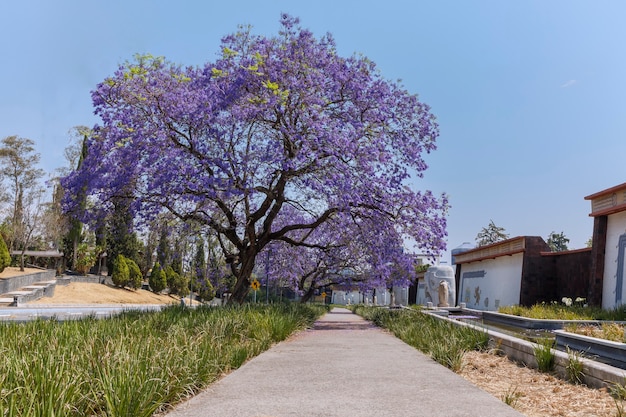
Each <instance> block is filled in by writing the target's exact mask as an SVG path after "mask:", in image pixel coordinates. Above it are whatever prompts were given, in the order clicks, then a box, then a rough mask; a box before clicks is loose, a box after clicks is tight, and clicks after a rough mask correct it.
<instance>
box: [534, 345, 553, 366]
mask: <svg viewBox="0 0 626 417" xmlns="http://www.w3.org/2000/svg"><path fill="white" fill-rule="evenodd" d="M553 344H554V341H553V340H550V339H543V340H540V341H539V342H538V343H537V346H535V348H534V349H533V350H534V353H535V359H536V360H537V368H538V369H539V370H540V371H541V372H552V370H553V369H554V352H553V351H552V346H553Z"/></svg>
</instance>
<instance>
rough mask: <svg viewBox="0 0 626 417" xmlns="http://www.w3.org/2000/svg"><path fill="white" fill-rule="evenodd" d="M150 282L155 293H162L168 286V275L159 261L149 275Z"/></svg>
mask: <svg viewBox="0 0 626 417" xmlns="http://www.w3.org/2000/svg"><path fill="white" fill-rule="evenodd" d="M148 283H149V284H150V288H151V289H152V291H153V292H155V293H160V292H161V291H163V290H164V289H165V288H166V287H167V276H166V275H165V271H164V270H163V269H162V268H161V264H159V263H158V262H156V263H155V264H154V266H153V267H152V271H151V272H150V276H149V277H148Z"/></svg>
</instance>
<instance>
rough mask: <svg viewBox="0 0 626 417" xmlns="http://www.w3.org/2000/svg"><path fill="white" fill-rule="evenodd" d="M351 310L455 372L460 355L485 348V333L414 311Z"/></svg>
mask: <svg viewBox="0 0 626 417" xmlns="http://www.w3.org/2000/svg"><path fill="white" fill-rule="evenodd" d="M352 310H353V311H354V312H355V313H357V314H359V315H360V316H362V317H364V318H365V319H367V320H370V321H372V322H374V323H375V324H376V325H377V326H380V327H384V328H386V329H388V330H390V331H391V332H392V333H393V334H394V335H395V336H396V337H398V338H400V339H402V340H403V341H404V342H406V343H407V344H409V345H411V346H413V347H415V348H417V349H419V350H420V351H422V352H424V353H426V354H428V355H430V356H431V357H432V358H433V359H434V360H436V361H437V362H439V363H441V364H442V365H444V366H446V367H448V368H450V369H452V370H453V371H459V370H460V369H461V367H462V365H463V363H462V360H463V354H464V353H465V352H467V351H469V350H483V349H485V348H486V347H487V343H488V342H489V336H488V335H487V333H485V332H482V331H478V330H474V329H471V328H469V327H464V326H457V325H455V324H454V323H450V322H448V321H445V320H439V319H437V318H435V317H432V316H430V315H428V314H424V313H421V312H419V311H416V310H404V309H403V310H389V309H385V308H378V307H366V306H362V305H359V306H354V307H352Z"/></svg>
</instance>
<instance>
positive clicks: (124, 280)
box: [111, 254, 130, 287]
mask: <svg viewBox="0 0 626 417" xmlns="http://www.w3.org/2000/svg"><path fill="white" fill-rule="evenodd" d="M111 279H112V280H113V284H114V285H115V286H117V287H125V286H126V285H128V281H129V279H130V270H129V268H128V264H127V263H126V257H125V256H124V255H121V254H119V255H117V256H116V257H115V260H114V261H113V271H112V273H111Z"/></svg>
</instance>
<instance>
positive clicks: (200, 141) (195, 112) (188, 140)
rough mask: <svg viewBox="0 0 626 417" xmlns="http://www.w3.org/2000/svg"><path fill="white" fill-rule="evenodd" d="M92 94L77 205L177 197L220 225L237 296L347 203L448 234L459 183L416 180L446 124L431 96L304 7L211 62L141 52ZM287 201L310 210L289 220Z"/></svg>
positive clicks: (146, 204)
mask: <svg viewBox="0 0 626 417" xmlns="http://www.w3.org/2000/svg"><path fill="white" fill-rule="evenodd" d="M92 96H93V103H94V106H95V112H96V114H97V115H99V116H100V117H101V119H102V124H101V125H99V126H96V127H95V129H94V134H93V136H92V137H91V138H90V140H89V143H88V155H87V157H86V158H85V160H84V162H83V164H82V165H81V167H80V169H79V170H77V171H76V172H74V173H72V174H70V175H69V176H68V177H66V178H65V179H64V182H63V184H64V186H65V187H66V189H67V190H69V191H68V193H67V194H66V195H67V196H69V198H68V199H67V201H66V203H67V204H66V209H67V210H70V211H71V210H77V209H80V207H79V205H78V204H76V203H75V202H74V201H73V199H72V196H76V195H80V191H81V190H87V193H88V195H89V196H90V198H91V202H92V204H90V205H89V207H91V209H90V210H89V211H88V213H86V214H88V215H90V216H93V217H101V216H103V215H104V212H106V211H108V210H111V208H112V206H113V202H114V201H115V199H116V198H124V199H130V200H132V201H133V203H132V206H131V207H132V210H133V212H134V213H135V218H136V219H146V218H150V217H153V216H155V215H156V214H157V213H159V212H161V211H168V212H170V213H172V214H174V215H175V216H177V217H178V218H180V219H181V220H183V221H189V222H195V223H197V224H201V225H204V226H205V227H208V228H211V229H213V231H214V233H216V235H217V236H218V239H219V243H220V247H221V249H222V251H223V252H224V256H225V258H226V260H227V262H228V263H229V266H230V269H231V271H232V274H233V276H234V277H235V278H236V284H235V285H234V289H233V299H234V300H236V301H242V300H243V299H244V297H245V295H246V294H247V292H248V291H249V286H250V276H251V274H252V271H253V269H254V267H255V263H256V260H257V257H258V255H259V253H260V252H261V251H262V250H263V248H265V247H266V246H267V245H268V244H269V243H270V242H273V241H282V242H285V243H288V244H290V245H292V246H302V247H308V246H310V244H309V242H308V237H309V236H310V233H312V232H313V231H314V230H315V229H317V228H318V227H320V226H321V225H323V224H324V223H326V222H328V221H329V220H330V219H332V218H333V217H335V216H338V215H339V214H342V215H345V216H349V217H350V218H352V219H355V221H358V220H359V219H366V218H370V217H372V216H383V217H385V218H386V219H387V220H388V221H387V222H385V224H384V226H385V227H386V226H388V225H389V224H391V225H392V228H393V230H394V233H397V234H398V236H403V237H410V238H411V239H413V240H414V241H415V242H416V243H417V245H418V246H419V247H421V248H422V249H423V250H427V251H432V252H439V251H440V250H442V249H443V248H444V245H445V244H444V241H443V238H444V236H445V213H446V209H447V201H446V199H445V196H442V197H440V198H438V197H435V196H433V195H432V193H430V192H420V191H417V190H415V189H414V187H415V184H416V181H415V180H416V178H419V177H421V175H422V173H423V171H424V170H425V169H426V164H425V162H424V160H423V158H422V155H423V153H424V152H430V151H432V150H434V149H435V138H436V136H437V134H438V128H437V124H436V122H435V118H434V116H433V115H432V114H431V113H430V109H429V107H428V106H427V105H425V104H423V103H421V102H420V101H419V100H418V98H417V97H416V96H415V95H412V94H410V93H409V92H407V91H406V90H405V89H404V88H403V87H402V86H401V85H399V84H398V83H395V82H391V81H388V80H386V79H384V78H383V77H382V76H381V74H380V73H379V71H378V70H377V69H376V66H375V64H374V63H373V62H371V61H370V60H368V59H366V58H364V57H361V56H352V57H349V58H343V57H341V56H339V54H338V53H337V50H336V48H335V43H334V41H333V39H332V37H331V36H330V35H326V36H324V37H322V38H319V39H318V38H315V37H314V36H313V34H312V33H311V32H309V31H308V30H305V29H302V28H301V27H300V26H299V22H298V20H297V19H294V18H292V17H290V16H287V15H283V16H282V18H281V30H280V31H279V34H278V35H277V36H275V37H264V36H257V35H254V34H252V33H251V30H250V28H242V29H240V31H239V32H237V33H235V34H233V35H230V36H227V37H225V38H224V39H223V40H222V46H221V56H220V57H219V58H218V59H217V60H216V61H215V62H210V63H208V64H206V65H205V66H204V67H201V68H195V67H181V66H178V65H175V64H172V63H169V62H167V61H165V60H164V59H162V58H154V57H150V56H142V57H138V58H137V59H136V61H135V62H132V63H127V64H124V65H122V66H121V67H120V68H119V70H118V71H117V72H116V73H115V74H114V75H113V76H111V77H110V78H107V79H106V80H104V81H103V82H102V83H101V84H99V85H98V86H97V88H96V90H95V91H94V92H93V93H92ZM286 207H290V210H289V212H290V213H293V212H297V213H298V215H297V216H291V218H292V219H293V220H292V221H288V220H286V219H284V218H282V220H281V221H280V226H278V224H279V223H278V222H277V221H276V220H277V219H278V218H280V217H281V216H282V217H285V216H287V214H286V213H287V212H288V211H287V210H285V208H286ZM373 232H374V231H373ZM390 249H391V250H396V249H397V248H395V247H394V248H390ZM379 256H380V257H381V259H384V258H385V254H384V253H383V254H379Z"/></svg>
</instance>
